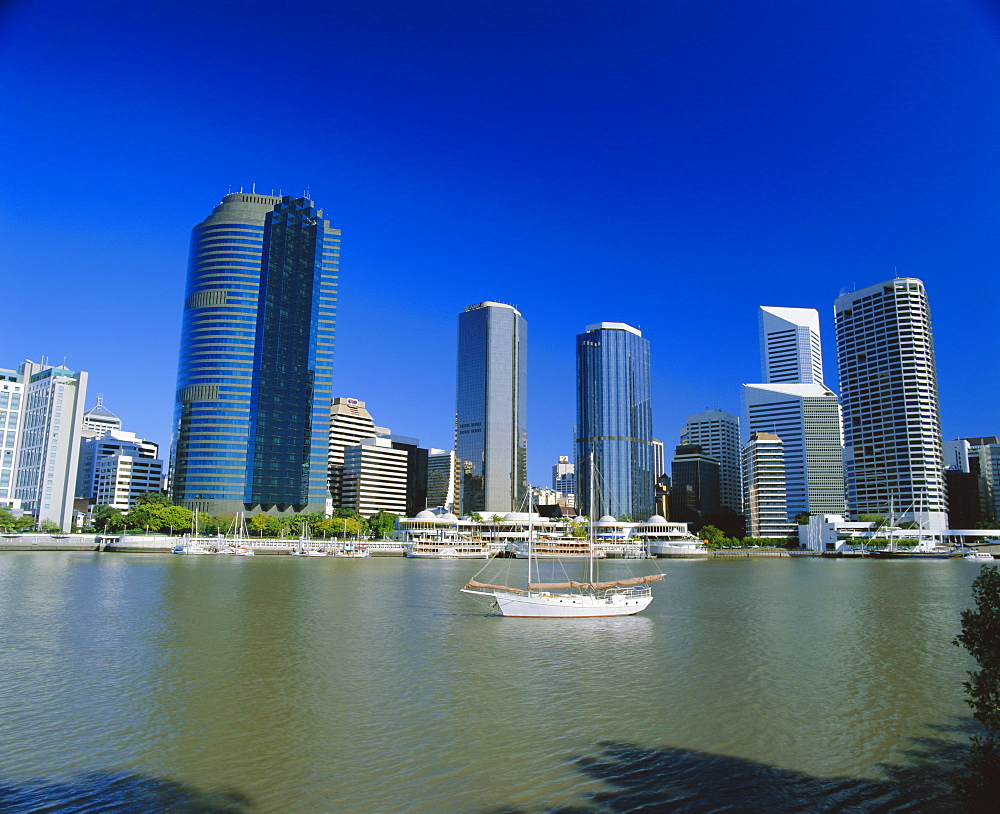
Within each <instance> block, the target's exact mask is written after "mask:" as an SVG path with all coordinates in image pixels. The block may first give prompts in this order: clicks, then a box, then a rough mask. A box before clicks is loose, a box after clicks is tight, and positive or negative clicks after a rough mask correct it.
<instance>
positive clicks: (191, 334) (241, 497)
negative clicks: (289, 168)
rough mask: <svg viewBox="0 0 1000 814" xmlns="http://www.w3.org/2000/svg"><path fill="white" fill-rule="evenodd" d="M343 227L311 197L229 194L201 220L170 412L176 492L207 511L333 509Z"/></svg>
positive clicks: (195, 239)
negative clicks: (331, 454) (331, 449)
mask: <svg viewBox="0 0 1000 814" xmlns="http://www.w3.org/2000/svg"><path fill="white" fill-rule="evenodd" d="M339 256H340V230H339V229H334V228H331V227H330V224H329V222H328V221H327V220H326V219H325V218H324V216H323V212H322V210H320V209H317V208H316V206H315V205H314V203H313V202H312V201H310V200H308V199H306V198H294V197H291V196H285V197H277V196H274V195H258V194H256V193H243V192H238V193H232V194H229V195H226V196H225V197H224V198H223V199H222V201H221V202H220V203H219V205H218V206H216V207H215V209H214V210H213V211H212V213H211V214H210V215H209V216H208V217H207V218H205V220H203V221H202V222H201V223H199V224H198V225H197V226H195V227H194V229H193V230H192V234H191V252H190V260H189V264H188V275H187V288H186V293H185V300H184V318H183V327H182V331H181V351H180V358H179V363H178V372H177V389H176V401H175V413H174V432H173V439H174V448H173V454H172V455H171V467H172V472H171V478H170V483H171V489H172V492H173V498H174V501H175V502H177V503H178V504H179V505H182V506H185V507H187V508H189V509H197V510H200V511H202V512H209V513H211V514H215V515H219V514H234V513H236V512H243V511H246V512H266V513H269V514H292V513H297V512H316V511H319V512H321V511H324V509H326V507H327V488H328V483H327V481H328V462H327V446H328V432H329V414H330V406H331V399H332V396H333V392H332V389H333V345H334V323H335V321H336V310H337V288H338V263H339Z"/></svg>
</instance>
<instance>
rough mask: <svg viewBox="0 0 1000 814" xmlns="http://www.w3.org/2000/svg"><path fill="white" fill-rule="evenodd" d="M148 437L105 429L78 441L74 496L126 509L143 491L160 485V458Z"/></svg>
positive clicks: (157, 489) (160, 486)
mask: <svg viewBox="0 0 1000 814" xmlns="http://www.w3.org/2000/svg"><path fill="white" fill-rule="evenodd" d="M159 452H160V448H159V446H157V445H156V444H154V443H153V442H152V441H146V440H145V439H143V438H139V437H138V436H137V435H136V434H135V433H132V432H125V431H124V430H107V431H106V432H104V434H103V435H101V436H100V437H99V438H84V439H83V441H82V442H81V443H80V465H79V474H78V476H77V489H76V493H77V497H83V498H86V499H87V500H89V501H90V502H91V503H92V504H94V505H97V506H100V505H108V506H113V507H114V508H116V509H122V510H127V509H128V508H129V507H130V506H132V505H133V504H134V503H135V501H136V500H137V499H138V497H139V495H142V494H145V493H146V492H160V491H162V489H163V461H162V460H160V457H159Z"/></svg>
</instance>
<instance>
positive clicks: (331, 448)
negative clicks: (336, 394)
mask: <svg viewBox="0 0 1000 814" xmlns="http://www.w3.org/2000/svg"><path fill="white" fill-rule="evenodd" d="M386 435H389V430H388V429H386V428H385V427H376V426H375V422H374V421H373V420H372V417H371V414H370V413H369V412H368V410H366V409H365V403H364V402H363V401H358V399H352V398H335V399H334V400H333V406H332V407H331V408H330V442H329V445H328V447H327V463H328V465H329V467H330V498H331V502H332V506H329V507H328V508H339V507H341V506H345V505H346V504H345V503H343V495H342V481H343V476H344V450H345V449H346V448H347V447H352V446H356V445H357V444H359V443H361V440H362V439H364V438H376V437H379V438H381V437H383V436H386Z"/></svg>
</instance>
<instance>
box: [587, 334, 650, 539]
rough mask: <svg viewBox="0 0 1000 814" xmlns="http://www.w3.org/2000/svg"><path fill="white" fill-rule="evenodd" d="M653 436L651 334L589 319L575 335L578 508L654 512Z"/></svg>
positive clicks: (593, 513)
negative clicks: (589, 323) (585, 326)
mask: <svg viewBox="0 0 1000 814" xmlns="http://www.w3.org/2000/svg"><path fill="white" fill-rule="evenodd" d="M652 442H653V410H652V406H651V401H650V374H649V340H648V339H646V338H644V337H643V335H642V332H641V331H639V330H638V329H636V328H633V327H632V326H631V325H626V324H625V323H624V322H599V323H597V324H595V325H588V326H587V330H586V333H582V334H578V335H577V337H576V445H575V446H576V494H577V500H576V505H577V506H579V507H580V511H581V513H582V514H584V515H586V516H588V517H592V518H597V517H601V516H603V515H612V516H614V517H621V516H623V515H629V516H631V517H632V518H634V519H635V520H646V519H647V518H649V517H650V516H651V515H652V514H653V512H654V499H653V490H654V473H653V448H652ZM591 461H593V467H592V465H591ZM592 475H593V477H592ZM591 485H593V493H594V501H593V505H592V503H591V499H590V491H591Z"/></svg>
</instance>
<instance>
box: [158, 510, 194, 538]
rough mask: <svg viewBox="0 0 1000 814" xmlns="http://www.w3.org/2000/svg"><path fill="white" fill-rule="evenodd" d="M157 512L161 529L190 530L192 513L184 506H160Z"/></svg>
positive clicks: (171, 530) (172, 530) (173, 530)
mask: <svg viewBox="0 0 1000 814" xmlns="http://www.w3.org/2000/svg"><path fill="white" fill-rule="evenodd" d="M157 508H158V511H157V514H158V515H159V519H160V529H164V528H166V529H168V530H169V531H170V532H171V533H176V532H179V531H188V530H189V529H190V528H191V521H192V514H191V510H190V509H185V508H184V507H183V506H159V507H157Z"/></svg>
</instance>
